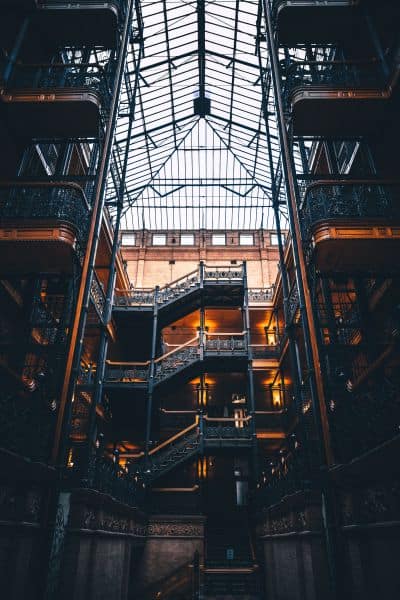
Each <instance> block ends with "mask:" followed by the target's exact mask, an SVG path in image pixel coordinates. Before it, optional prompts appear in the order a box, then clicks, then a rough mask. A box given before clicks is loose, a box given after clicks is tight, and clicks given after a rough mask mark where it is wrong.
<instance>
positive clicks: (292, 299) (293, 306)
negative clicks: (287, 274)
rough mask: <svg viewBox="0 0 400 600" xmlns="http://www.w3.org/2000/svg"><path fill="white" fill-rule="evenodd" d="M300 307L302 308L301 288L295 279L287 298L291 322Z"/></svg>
mask: <svg viewBox="0 0 400 600" xmlns="http://www.w3.org/2000/svg"><path fill="white" fill-rule="evenodd" d="M299 308H300V296H299V288H298V287H297V282H296V280H294V281H293V284H292V286H291V288H290V291H289V295H288V299H287V312H288V320H289V324H290V323H292V322H293V320H294V318H295V316H296V314H297V311H298V310H299Z"/></svg>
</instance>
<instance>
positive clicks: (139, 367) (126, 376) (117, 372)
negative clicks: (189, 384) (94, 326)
mask: <svg viewBox="0 0 400 600" xmlns="http://www.w3.org/2000/svg"><path fill="white" fill-rule="evenodd" d="M247 352H248V350H247V342H246V338H245V334H244V333H243V332H242V333H235V334H230V333H229V334H225V333H216V334H207V335H205V336H204V344H203V347H202V346H201V343H200V336H199V335H196V337H194V338H192V339H190V340H189V341H187V342H186V343H185V344H182V345H181V346H179V347H178V348H175V349H174V350H171V352H168V353H167V354H163V356H160V357H159V358H156V359H155V361H154V385H160V384H162V383H164V382H166V381H169V380H171V379H172V378H173V377H175V376H176V375H179V374H180V373H182V372H183V371H186V370H188V369H190V368H194V367H195V365H196V363H199V361H200V360H201V357H202V356H203V358H204V359H207V360H208V361H209V362H211V361H215V360H219V359H221V358H231V359H239V360H243V359H245V358H247ZM150 364H151V363H150V361H147V362H145V363H135V362H132V363H130V362H128V363H118V362H112V361H107V363H106V370H105V375H104V382H105V383H106V384H112V385H116V384H130V385H132V384H133V385H139V386H142V387H143V386H145V385H146V384H147V382H148V380H149V376H150ZM92 375H94V373H92ZM80 379H81V383H83V381H84V379H85V373H81V375H80ZM86 379H87V378H86ZM85 382H86V383H90V382H89V381H85Z"/></svg>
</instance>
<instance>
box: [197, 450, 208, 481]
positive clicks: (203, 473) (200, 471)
mask: <svg viewBox="0 0 400 600" xmlns="http://www.w3.org/2000/svg"><path fill="white" fill-rule="evenodd" d="M207 466H208V463H207V457H206V456H202V457H200V458H199V460H198V461H197V476H198V478H199V479H205V478H206V477H207Z"/></svg>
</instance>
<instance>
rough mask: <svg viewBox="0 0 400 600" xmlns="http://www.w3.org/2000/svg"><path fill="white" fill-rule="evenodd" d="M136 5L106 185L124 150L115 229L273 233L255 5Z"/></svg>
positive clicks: (270, 125) (225, 1)
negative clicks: (138, 24) (139, 33)
mask: <svg viewBox="0 0 400 600" xmlns="http://www.w3.org/2000/svg"><path fill="white" fill-rule="evenodd" d="M138 6H139V7H140V9H141V19H142V22H143V44H140V43H137V40H136V42H135V43H132V44H131V47H130V53H129V62H128V76H127V77H126V78H125V84H124V89H123V93H122V100H121V105H120V117H119V120H118V124H117V133H116V145H115V150H114V157H113V170H114V176H115V172H116V170H119V172H122V169H123V159H124V153H125V148H126V147H127V145H128V161H127V176H126V185H125V190H124V213H123V219H122V224H121V226H122V229H123V230H124V231H127V230H133V231H135V230H139V229H143V228H146V229H153V230H155V229H174V230H179V229H180V230H195V229H199V228H208V229H218V230H224V229H258V228H264V229H274V227H275V224H274V218H273V211H272V208H271V202H272V198H271V168H270V163H269V160H268V147H267V131H268V133H269V136H270V142H271V147H272V155H273V162H274V164H273V168H272V171H273V173H274V177H275V180H276V182H277V184H278V188H279V184H280V181H281V175H280V168H279V166H278V163H279V147H278V139H277V131H276V124H275V119H274V106H273V100H272V95H271V93H270V91H269V89H268V85H269V83H268V79H269V78H268V56H267V50H266V45H265V36H264V35H263V26H262V19H261V13H260V10H261V9H260V7H259V2H258V0H240V1H239V0H215V1H213V0H210V1H203V0H197V1H187V0H162V1H151V0H142V1H141V2H139V3H138ZM263 99H264V102H263ZM265 119H267V123H266V120H265ZM131 120H132V122H130V121H131ZM113 170H112V172H111V176H110V182H109V186H108V205H109V208H110V212H111V214H113V210H114V205H115V201H116V193H115V191H114V187H113V185H112V177H113ZM280 193H281V194H282V203H281V209H282V211H284V196H283V186H281V192H280ZM282 216H283V220H284V222H283V223H282V226H283V227H284V226H285V217H284V212H283V214H282Z"/></svg>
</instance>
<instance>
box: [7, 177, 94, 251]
mask: <svg viewBox="0 0 400 600" xmlns="http://www.w3.org/2000/svg"><path fill="white" fill-rule="evenodd" d="M0 219H1V222H3V223H4V222H5V221H9V222H10V221H13V220H15V221H18V222H19V223H20V224H21V225H22V224H23V223H24V221H25V222H26V221H30V220H38V221H39V220H42V221H52V220H57V221H63V222H66V223H68V224H70V225H71V226H72V227H73V229H74V230H75V232H76V237H77V240H78V242H79V243H80V244H82V243H83V242H84V240H85V239H86V235H87V230H88V224H89V204H88V202H87V200H86V196H85V194H84V192H83V190H82V188H81V187H80V186H79V185H77V184H75V183H65V182H57V181H54V182H23V181H22V182H21V181H18V182H10V183H8V182H6V183H0Z"/></svg>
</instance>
